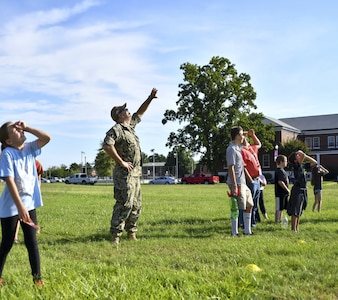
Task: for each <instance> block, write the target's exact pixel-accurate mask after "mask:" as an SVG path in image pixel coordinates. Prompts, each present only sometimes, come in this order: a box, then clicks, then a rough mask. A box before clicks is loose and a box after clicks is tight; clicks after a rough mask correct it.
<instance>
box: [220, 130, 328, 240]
mask: <svg viewBox="0 0 338 300" xmlns="http://www.w3.org/2000/svg"><path fill="white" fill-rule="evenodd" d="M230 135H231V142H230V144H229V146H228V148H227V152H226V160H227V166H228V178H227V183H228V185H229V188H230V192H231V195H232V196H233V197H235V198H236V199H237V203H238V208H239V210H240V211H243V212H244V213H243V215H244V218H243V219H244V220H243V222H244V224H243V225H244V234H245V235H251V234H252V231H251V225H252V224H251V219H252V218H255V214H252V210H253V207H254V206H256V210H257V200H256V201H254V200H253V198H254V197H256V196H255V192H252V189H251V192H252V193H251V192H250V189H249V187H248V185H252V184H254V182H255V180H257V182H261V180H259V177H260V175H262V174H261V170H260V165H259V162H258V157H257V156H256V160H257V168H256V171H255V172H254V173H252V172H249V171H248V170H247V168H248V164H247V162H246V160H247V159H246V158H245V156H246V155H245V153H244V154H243V149H245V147H247V145H248V143H247V140H246V135H247V133H245V132H244V131H243V129H242V128H241V127H240V126H236V127H233V128H232V129H231V131H230ZM251 136H252V137H253V139H254V142H255V139H256V140H257V141H259V140H258V139H257V137H255V135H254V134H251ZM255 144H257V145H258V144H259V145H260V143H258V142H257V143H256V142H255ZM254 154H255V153H252V156H255V155H254ZM305 162H307V163H308V164H309V167H310V168H312V180H311V182H312V185H313V186H314V194H315V203H314V205H313V208H312V209H313V211H314V210H315V209H316V208H317V209H318V211H320V209H321V201H322V200H321V191H322V181H323V176H324V175H325V174H327V173H328V170H326V169H325V168H324V167H322V166H317V161H316V160H315V159H313V158H312V157H310V156H308V155H306V154H305V153H304V152H303V151H301V150H298V151H296V152H293V153H292V154H291V155H290V156H289V157H288V158H287V157H286V156H284V155H279V156H277V158H276V164H277V169H276V171H275V197H276V212H275V222H276V223H279V222H280V221H281V218H282V211H283V210H286V211H287V214H288V215H289V216H291V230H292V231H299V221H300V217H301V215H302V213H303V210H304V209H305V208H306V206H307V203H308V197H307V187H306V177H305V166H304V163H305ZM288 164H289V166H290V167H291V168H292V170H293V173H294V184H293V186H292V188H291V191H290V189H289V179H288V175H287V173H286V171H285V170H284V168H285V167H286V166H287V165H288ZM250 168H251V167H250V166H249V169H250ZM248 173H250V174H248ZM252 174H254V175H252ZM249 175H250V176H249ZM261 196H263V195H262V191H261ZM262 206H263V208H264V204H263V205H262ZM263 214H264V216H265V217H266V218H267V214H266V211H264V212H263ZM239 226H241V224H239V221H238V218H233V217H231V228H232V235H233V236H238V227H239Z"/></svg>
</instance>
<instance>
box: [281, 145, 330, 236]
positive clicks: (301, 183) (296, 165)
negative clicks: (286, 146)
mask: <svg viewBox="0 0 338 300" xmlns="http://www.w3.org/2000/svg"><path fill="white" fill-rule="evenodd" d="M305 161H307V162H308V163H309V165H310V166H309V167H310V168H311V169H312V176H311V184H312V185H313V190H314V195H315V201H314V204H313V207H312V211H315V209H316V207H317V209H318V212H320V210H321V204H322V182H323V176H324V175H326V174H328V173H329V171H328V170H327V169H325V168H324V167H323V166H317V161H316V160H315V159H313V158H312V157H311V156H308V155H306V154H305V153H304V152H303V151H301V150H298V151H297V152H293V153H292V154H291V155H290V156H289V157H288V158H287V157H286V156H284V155H279V156H277V158H276V164H277V169H276V172H275V196H276V213H275V222H276V223H279V222H280V221H281V217H282V211H283V210H284V209H285V210H286V211H287V213H288V215H289V216H291V230H293V231H299V220H300V216H301V215H302V212H303V210H304V209H305V208H306V206H307V203H308V196H307V187H306V178H305V169H304V162H305ZM288 163H289V164H290V166H291V168H292V169H293V174H294V180H295V181H294V184H293V186H292V188H291V192H290V190H289V187H288V185H289V178H288V175H287V174H286V172H285V170H284V168H285V167H286V166H287V164H288Z"/></svg>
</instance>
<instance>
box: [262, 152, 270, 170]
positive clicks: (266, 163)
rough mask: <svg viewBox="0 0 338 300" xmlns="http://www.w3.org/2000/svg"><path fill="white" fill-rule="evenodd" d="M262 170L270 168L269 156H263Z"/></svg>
mask: <svg viewBox="0 0 338 300" xmlns="http://www.w3.org/2000/svg"><path fill="white" fill-rule="evenodd" d="M262 160H263V168H270V154H263V156H262Z"/></svg>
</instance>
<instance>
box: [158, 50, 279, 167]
mask: <svg viewBox="0 0 338 300" xmlns="http://www.w3.org/2000/svg"><path fill="white" fill-rule="evenodd" d="M180 69H181V70H182V71H183V76H184V78H183V81H184V83H181V84H179V93H178V97H179V99H178V101H177V102H176V105H177V110H176V111H175V110H166V111H165V113H164V118H163V120H162V123H163V124H166V123H167V122H168V121H178V122H179V124H181V125H184V126H183V127H182V128H179V129H178V130H177V132H171V133H170V135H169V137H168V142H167V144H166V145H167V146H169V147H175V146H178V145H181V146H183V147H184V148H186V149H188V150H190V151H191V152H193V153H195V154H202V162H203V163H205V164H206V165H207V166H208V167H209V168H210V169H211V170H212V171H216V170H217V169H219V168H220V166H221V165H223V164H224V163H225V152H226V147H227V145H228V144H229V142H230V129H231V127H232V126H235V125H241V126H242V127H243V128H244V129H249V128H254V129H256V132H257V135H258V136H259V137H260V139H261V141H262V142H263V144H264V145H265V148H266V149H267V150H269V149H271V148H272V143H271V142H272V141H273V139H274V132H273V130H272V126H271V125H269V126H266V125H264V124H263V123H262V119H263V117H264V116H263V114H261V113H254V114H252V111H253V110H255V109H256V105H255V103H254V100H255V99H256V93H255V91H254V89H253V87H252V85H251V83H250V76H249V75H248V74H245V73H240V74H238V72H237V70H236V69H235V65H234V64H232V63H231V62H230V60H229V59H227V58H223V57H218V56H216V57H213V58H212V59H211V60H210V62H209V64H207V65H205V66H198V65H196V64H191V63H184V64H182V65H181V67H180Z"/></svg>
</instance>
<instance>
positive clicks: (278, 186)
mask: <svg viewBox="0 0 338 300" xmlns="http://www.w3.org/2000/svg"><path fill="white" fill-rule="evenodd" d="M287 163H288V160H287V157H286V156H284V155H278V156H277V158H276V164H277V169H276V171H275V197H276V212H275V222H276V223H279V222H280V221H281V219H282V212H283V209H286V208H287V204H288V196H289V194H290V190H289V188H288V185H289V179H288V175H287V174H286V172H285V170H284V168H285V167H286V166H287Z"/></svg>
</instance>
